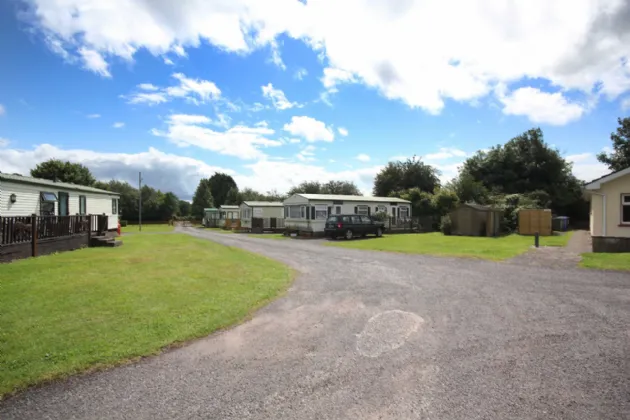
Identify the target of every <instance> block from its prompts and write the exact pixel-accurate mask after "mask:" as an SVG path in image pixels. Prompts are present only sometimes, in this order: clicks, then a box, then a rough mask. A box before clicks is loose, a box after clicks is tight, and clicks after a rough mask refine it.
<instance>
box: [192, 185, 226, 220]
mask: <svg viewBox="0 0 630 420" xmlns="http://www.w3.org/2000/svg"><path fill="white" fill-rule="evenodd" d="M226 194H227V192H226ZM209 207H213V198H212V189H211V188H210V179H201V180H200V181H199V185H197V189H196V190H195V194H194V195H193V199H192V205H191V208H190V214H191V216H193V217H195V218H197V219H201V218H203V209H205V208H209ZM217 207H218V205H217Z"/></svg>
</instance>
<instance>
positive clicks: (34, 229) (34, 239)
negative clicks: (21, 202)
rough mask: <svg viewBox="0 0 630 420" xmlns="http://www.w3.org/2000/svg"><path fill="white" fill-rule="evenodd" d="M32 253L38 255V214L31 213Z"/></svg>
mask: <svg viewBox="0 0 630 420" xmlns="http://www.w3.org/2000/svg"><path fill="white" fill-rule="evenodd" d="M31 255H32V256H33V257H37V215H36V214H35V213H33V214H31Z"/></svg>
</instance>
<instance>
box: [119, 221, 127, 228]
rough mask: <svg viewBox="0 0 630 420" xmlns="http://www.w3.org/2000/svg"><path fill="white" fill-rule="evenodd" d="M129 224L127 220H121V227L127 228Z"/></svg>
mask: <svg viewBox="0 0 630 420" xmlns="http://www.w3.org/2000/svg"><path fill="white" fill-rule="evenodd" d="M128 223H129V222H127V221H126V220H121V221H120V227H127V224H128Z"/></svg>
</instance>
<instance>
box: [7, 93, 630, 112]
mask: <svg viewBox="0 0 630 420" xmlns="http://www.w3.org/2000/svg"><path fill="white" fill-rule="evenodd" d="M0 106H1V105H0ZM621 109H622V110H624V111H626V110H628V109H630V97H629V98H626V99H624V100H623V101H621ZM0 115H2V112H0Z"/></svg>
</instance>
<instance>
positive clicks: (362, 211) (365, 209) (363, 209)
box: [357, 206, 370, 216]
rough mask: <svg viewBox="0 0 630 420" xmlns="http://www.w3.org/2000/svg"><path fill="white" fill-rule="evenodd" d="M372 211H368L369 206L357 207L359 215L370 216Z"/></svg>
mask: <svg viewBox="0 0 630 420" xmlns="http://www.w3.org/2000/svg"><path fill="white" fill-rule="evenodd" d="M369 213H370V211H369V210H368V206H357V214H364V215H366V216H367V215H368V214H369Z"/></svg>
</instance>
